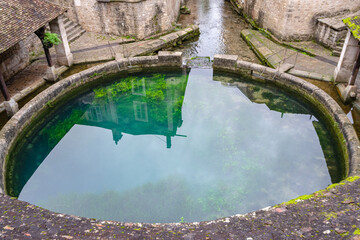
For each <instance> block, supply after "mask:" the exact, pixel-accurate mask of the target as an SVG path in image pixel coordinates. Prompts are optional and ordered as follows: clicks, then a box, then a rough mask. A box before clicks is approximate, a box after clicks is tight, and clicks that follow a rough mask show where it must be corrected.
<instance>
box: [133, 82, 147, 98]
mask: <svg viewBox="0 0 360 240" xmlns="http://www.w3.org/2000/svg"><path fill="white" fill-rule="evenodd" d="M131 85H132V88H131V92H132V94H133V95H140V96H146V91H145V79H144V78H142V79H140V80H138V81H136V80H135V81H132V82H131Z"/></svg>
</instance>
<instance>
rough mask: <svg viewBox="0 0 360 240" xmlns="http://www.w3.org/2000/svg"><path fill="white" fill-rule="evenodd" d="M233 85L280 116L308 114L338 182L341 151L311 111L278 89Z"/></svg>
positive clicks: (253, 85)
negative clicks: (337, 150)
mask: <svg viewBox="0 0 360 240" xmlns="http://www.w3.org/2000/svg"><path fill="white" fill-rule="evenodd" d="M235 85H236V86H237V87H238V88H239V90H240V91H241V92H242V93H243V94H244V95H245V96H246V97H247V98H248V99H249V100H250V101H251V102H254V103H258V104H266V106H267V107H268V108H269V109H270V110H272V111H277V112H280V113H281V117H282V116H283V115H284V113H285V114H307V115H310V118H309V120H311V121H312V125H313V126H314V129H315V131H316V134H317V136H318V138H319V142H320V146H321V149H322V152H323V154H324V158H325V161H326V165H327V168H328V171H329V174H330V177H331V181H332V182H334V183H335V182H339V181H341V180H342V179H343V177H344V173H345V168H344V166H343V165H342V161H341V158H340V157H339V156H341V153H338V152H336V149H338V147H337V146H335V143H334V141H333V140H332V139H333V137H332V136H330V133H329V130H328V129H327V128H326V126H325V125H324V124H323V123H321V122H319V121H317V120H312V113H311V111H309V110H308V109H306V108H305V107H304V106H302V105H300V104H299V102H297V101H294V100H292V99H291V98H288V97H287V96H286V95H285V94H283V93H281V92H278V90H274V91H272V90H271V88H263V87H259V86H257V85H255V84H250V83H245V82H236V83H235Z"/></svg>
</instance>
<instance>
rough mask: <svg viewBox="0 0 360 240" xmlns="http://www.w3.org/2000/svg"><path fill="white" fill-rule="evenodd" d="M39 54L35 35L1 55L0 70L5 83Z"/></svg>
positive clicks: (40, 49) (38, 44) (40, 50)
mask: <svg viewBox="0 0 360 240" xmlns="http://www.w3.org/2000/svg"><path fill="white" fill-rule="evenodd" d="M41 53H42V45H41V42H40V39H39V38H38V37H37V36H36V35H35V34H31V35H30V36H29V37H27V38H26V39H25V40H23V41H21V42H19V43H17V44H15V45H14V46H13V47H11V48H10V49H8V50H7V51H5V52H4V53H2V54H1V55H0V70H1V74H2V75H3V77H4V79H5V81H6V80H8V79H10V78H11V77H12V76H14V75H15V74H16V73H17V72H19V71H20V70H22V69H24V68H25V67H26V66H28V65H29V64H30V62H31V60H32V59H34V58H36V57H38V56H39V55H40V54H41Z"/></svg>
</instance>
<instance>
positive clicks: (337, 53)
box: [332, 50, 341, 57]
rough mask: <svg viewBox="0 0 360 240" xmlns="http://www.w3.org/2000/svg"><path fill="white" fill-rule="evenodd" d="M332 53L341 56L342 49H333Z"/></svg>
mask: <svg viewBox="0 0 360 240" xmlns="http://www.w3.org/2000/svg"><path fill="white" fill-rule="evenodd" d="M332 55H333V56H335V57H340V55H341V51H338V50H333V51H332Z"/></svg>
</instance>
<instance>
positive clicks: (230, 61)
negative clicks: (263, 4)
mask: <svg viewBox="0 0 360 240" xmlns="http://www.w3.org/2000/svg"><path fill="white" fill-rule="evenodd" d="M213 68H214V69H217V70H225V71H233V72H234V71H235V72H237V71H241V70H244V69H246V70H250V71H256V72H259V73H260V75H262V76H264V77H265V80H266V81H273V82H276V84H277V85H282V86H285V87H288V88H290V89H292V90H294V91H296V92H298V93H300V94H302V95H303V96H305V97H310V98H314V99H316V101H317V102H318V103H320V104H321V105H322V106H323V107H324V108H325V109H326V110H327V111H328V112H329V115H330V116H331V117H332V118H333V121H334V122H335V123H336V124H337V125H338V127H336V126H334V130H335V131H340V132H341V135H342V136H343V137H344V140H345V141H346V149H345V150H346V152H345V153H344V155H345V156H344V157H345V159H347V158H348V176H357V175H360V142H359V139H358V137H357V134H356V132H355V129H354V128H353V126H352V124H351V122H350V120H349V119H348V118H347V116H346V114H345V113H344V112H343V110H342V109H341V107H340V106H339V105H338V104H337V103H336V101H335V100H333V99H332V98H331V97H330V96H329V95H328V94H327V93H325V92H324V91H323V90H321V89H320V88H318V87H316V86H315V85H313V84H311V83H309V82H307V81H305V80H303V79H301V78H298V77H295V76H293V75H290V74H288V73H281V72H278V71H277V70H275V69H273V68H269V67H266V66H263V65H259V64H256V63H249V62H245V61H241V60H238V57H237V56H234V55H220V54H217V55H215V56H214V64H213Z"/></svg>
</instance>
